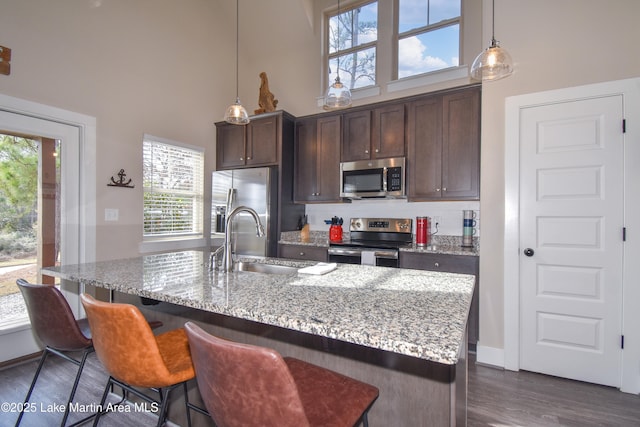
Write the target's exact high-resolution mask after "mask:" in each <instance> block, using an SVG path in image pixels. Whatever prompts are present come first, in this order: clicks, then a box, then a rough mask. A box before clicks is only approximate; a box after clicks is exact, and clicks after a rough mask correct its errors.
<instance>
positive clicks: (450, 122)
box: [442, 88, 480, 200]
mask: <svg viewBox="0 0 640 427" xmlns="http://www.w3.org/2000/svg"><path fill="white" fill-rule="evenodd" d="M443 127H444V128H443V135H442V137H443V141H442V196H443V197H444V198H446V199H450V200H460V199H465V200H467V199H473V200H477V199H478V198H479V197H480V89H479V88H473V89H470V90H465V91H463V92H459V93H454V94H451V95H444V96H443Z"/></svg>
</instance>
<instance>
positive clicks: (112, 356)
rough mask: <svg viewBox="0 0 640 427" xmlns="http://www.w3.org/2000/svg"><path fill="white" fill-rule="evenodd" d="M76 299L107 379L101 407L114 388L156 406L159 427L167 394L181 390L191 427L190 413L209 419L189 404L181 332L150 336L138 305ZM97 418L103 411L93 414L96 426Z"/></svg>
mask: <svg viewBox="0 0 640 427" xmlns="http://www.w3.org/2000/svg"><path fill="white" fill-rule="evenodd" d="M80 298H81V300H82V305H83V306H84V309H85V311H86V313H87V318H88V319H89V326H90V327H91V333H92V335H93V345H94V347H95V351H96V355H97V356H98V359H99V360H100V362H102V364H103V366H104V368H105V369H106V370H107V372H108V373H109V375H110V376H109V380H108V381H107V385H106V387H105V390H104V393H103V395H102V401H101V402H100V407H101V408H102V407H104V404H105V402H106V399H107V395H108V394H109V390H110V388H111V386H112V385H117V386H119V387H121V388H122V389H124V390H126V391H128V392H130V393H132V394H134V395H136V396H138V397H139V398H141V399H143V400H145V401H147V402H149V403H155V404H158V405H160V411H159V413H158V424H157V425H158V427H160V426H161V425H162V424H163V423H164V422H165V420H166V418H167V409H168V402H169V396H170V394H171V391H173V390H174V389H175V388H177V387H180V386H182V387H183V389H184V399H185V406H186V410H187V422H188V424H189V426H191V414H190V412H189V410H190V409H193V410H196V411H198V412H200V413H203V414H205V415H208V414H207V412H206V411H205V410H203V409H201V408H198V407H197V406H194V405H192V404H190V403H189V396H188V394H187V381H189V380H191V379H193V378H194V376H195V372H194V369H193V364H192V362H191V355H190V352H189V344H188V341H187V336H186V334H185V331H184V329H182V328H180V329H174V330H172V331H169V332H165V333H163V334H160V335H157V336H154V335H153V332H152V331H151V328H150V327H149V325H148V324H147V322H146V320H145V318H144V316H143V315H142V313H141V312H140V310H139V309H138V308H137V307H136V306H134V305H131V304H116V303H107V302H102V301H98V300H96V299H95V298H93V297H91V296H90V295H87V294H82V295H81V296H80ZM134 387H142V388H149V389H152V390H154V391H155V392H157V393H158V394H159V399H158V400H156V399H154V398H153V397H151V396H149V395H147V394H145V393H142V392H140V391H139V390H137V389H135V388H134ZM101 415H102V413H101V412H99V413H98V414H97V416H96V419H95V421H94V426H95V425H98V421H99V419H100V416H101Z"/></svg>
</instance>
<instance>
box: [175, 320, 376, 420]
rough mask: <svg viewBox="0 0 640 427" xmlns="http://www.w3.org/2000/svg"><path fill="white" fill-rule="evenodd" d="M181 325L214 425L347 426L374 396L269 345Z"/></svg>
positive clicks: (371, 390)
mask: <svg viewBox="0 0 640 427" xmlns="http://www.w3.org/2000/svg"><path fill="white" fill-rule="evenodd" d="M184 328H185V330H186V331H187V336H188V338H189V346H190V347H191V358H192V359H193V364H194V366H195V370H196V374H197V377H196V378H197V381H198V389H199V390H200V395H201V396H202V399H203V401H204V403H205V406H206V407H207V409H208V411H209V414H211V417H212V418H213V420H214V421H215V424H216V426H218V427H236V426H238V427H239V426H255V425H259V426H261V427H271V426H272V427H310V426H323V427H352V426H356V425H359V424H360V423H363V424H364V426H365V427H366V426H367V425H368V422H367V412H368V411H369V409H370V408H371V406H372V405H373V403H374V402H375V400H376V399H377V398H378V393H379V392H378V389H377V388H376V387H374V386H372V385H369V384H366V383H363V382H360V381H357V380H355V379H352V378H349V377H346V376H344V375H341V374H338V373H337V372H333V371H330V370H328V369H324V368H321V367H319V366H316V365H312V364H310V363H306V362H303V361H301V360H298V359H293V358H288V357H287V358H283V357H282V356H281V355H280V354H279V353H278V352H276V351H275V350H272V349H269V348H264V347H258V346H254V345H248V344H240V343H236V342H232V341H227V340H223V339H220V338H217V337H215V336H213V335H210V334H208V333H207V332H205V331H204V330H203V329H202V328H200V327H199V326H197V325H196V324H194V323H191V322H187V323H186V324H185V327H184Z"/></svg>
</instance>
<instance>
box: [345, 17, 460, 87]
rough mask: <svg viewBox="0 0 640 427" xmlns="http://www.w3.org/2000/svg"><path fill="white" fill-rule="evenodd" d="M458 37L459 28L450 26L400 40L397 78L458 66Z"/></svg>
mask: <svg viewBox="0 0 640 427" xmlns="http://www.w3.org/2000/svg"><path fill="white" fill-rule="evenodd" d="M459 37H460V26H459V25H451V26H449V27H445V28H441V29H439V30H435V31H429V32H427V33H423V34H420V35H418V36H413V37H407V38H404V39H401V40H400V41H399V42H398V78H399V79H401V78H403V77H408V76H413V75H416V74H422V73H428V72H430V71H436V70H442V69H444V68H449V67H455V66H458V64H459V56H460V40H459ZM341 77H342V76H341Z"/></svg>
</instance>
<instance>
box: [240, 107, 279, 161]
mask: <svg viewBox="0 0 640 427" xmlns="http://www.w3.org/2000/svg"><path fill="white" fill-rule="evenodd" d="M278 121H279V116H268V117H264V118H260V119H252V120H251V122H250V123H249V129H248V132H247V143H246V144H247V148H246V165H247V166H269V165H275V164H277V163H278V129H279V123H278Z"/></svg>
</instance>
